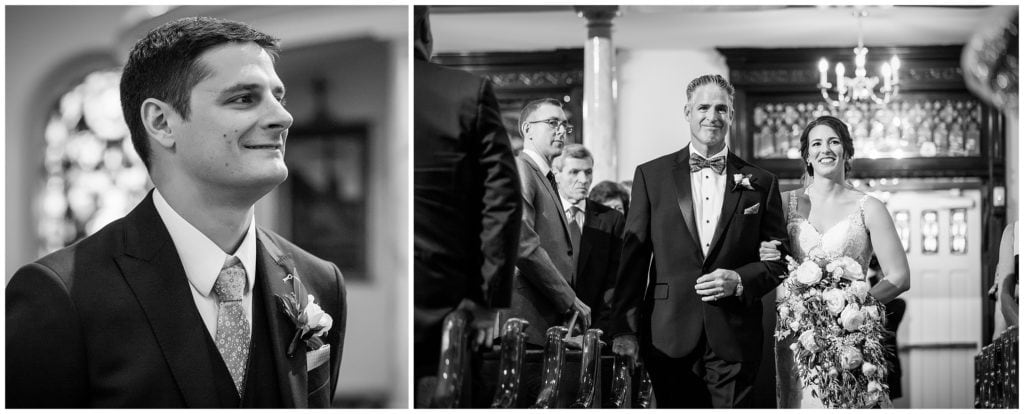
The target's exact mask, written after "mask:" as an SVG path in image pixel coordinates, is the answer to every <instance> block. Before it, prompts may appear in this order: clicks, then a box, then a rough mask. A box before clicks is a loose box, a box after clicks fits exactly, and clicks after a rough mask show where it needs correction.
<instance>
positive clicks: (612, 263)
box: [594, 214, 626, 337]
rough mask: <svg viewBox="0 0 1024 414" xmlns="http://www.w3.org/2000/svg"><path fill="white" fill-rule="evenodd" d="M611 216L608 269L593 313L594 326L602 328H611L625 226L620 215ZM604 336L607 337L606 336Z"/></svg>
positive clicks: (624, 221)
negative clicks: (612, 219)
mask: <svg viewBox="0 0 1024 414" xmlns="http://www.w3.org/2000/svg"><path fill="white" fill-rule="evenodd" d="M613 216H614V217H615V224H613V225H612V237H611V247H610V250H609V251H608V255H609V258H608V269H606V276H605V278H604V287H603V288H602V289H601V302H600V306H601V308H600V309H597V310H594V313H595V314H596V315H597V316H596V317H595V320H597V321H598V323H595V325H597V326H603V327H609V326H611V321H612V299H613V298H614V293H615V281H616V279H617V275H618V271H619V260H620V259H621V256H622V232H623V230H624V228H625V225H626V220H625V219H624V218H623V217H622V215H621V214H613ZM605 336H606V337H608V336H607V334H606V335H605Z"/></svg>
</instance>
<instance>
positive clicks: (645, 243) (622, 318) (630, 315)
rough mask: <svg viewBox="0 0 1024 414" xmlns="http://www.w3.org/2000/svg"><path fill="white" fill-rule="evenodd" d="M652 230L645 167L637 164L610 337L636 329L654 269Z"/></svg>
mask: <svg viewBox="0 0 1024 414" xmlns="http://www.w3.org/2000/svg"><path fill="white" fill-rule="evenodd" d="M650 231H651V202H650V198H649V197H648V195H647V183H646V180H645V179H644V174H643V170H641V169H640V168H639V167H637V169H636V174H635V175H634V176H633V191H632V194H631V195H630V203H629V215H628V216H626V225H625V229H624V231H623V234H622V255H621V258H620V261H619V270H618V277H616V281H615V292H614V294H613V296H612V313H611V318H612V320H611V335H610V336H611V337H615V336H618V335H622V334H628V333H635V332H636V329H637V323H638V320H637V314H638V312H639V309H640V304H641V303H642V302H643V296H644V290H645V289H646V288H647V283H648V280H647V279H648V278H647V275H648V273H649V272H650V269H651V238H650Z"/></svg>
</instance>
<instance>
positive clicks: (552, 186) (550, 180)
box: [547, 171, 558, 194]
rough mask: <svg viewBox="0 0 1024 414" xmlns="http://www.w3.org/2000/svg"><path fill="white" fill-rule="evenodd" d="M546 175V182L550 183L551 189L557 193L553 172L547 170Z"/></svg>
mask: <svg viewBox="0 0 1024 414" xmlns="http://www.w3.org/2000/svg"><path fill="white" fill-rule="evenodd" d="M547 177H548V182H549V183H551V189H552V190H555V194H558V184H556V183H555V174H552V173H551V171H548V175H547Z"/></svg>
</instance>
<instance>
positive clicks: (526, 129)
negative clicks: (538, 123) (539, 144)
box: [519, 122, 533, 140]
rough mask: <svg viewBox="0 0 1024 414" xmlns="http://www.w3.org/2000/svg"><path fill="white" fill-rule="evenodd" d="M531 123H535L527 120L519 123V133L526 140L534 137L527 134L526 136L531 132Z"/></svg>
mask: <svg viewBox="0 0 1024 414" xmlns="http://www.w3.org/2000/svg"><path fill="white" fill-rule="evenodd" d="M531 125H533V124H529V123H526V122H523V123H522V125H519V134H520V135H522V136H523V139H524V140H526V139H532V138H527V136H526V135H527V134H529V133H530V126H531Z"/></svg>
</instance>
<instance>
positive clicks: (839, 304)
mask: <svg viewBox="0 0 1024 414" xmlns="http://www.w3.org/2000/svg"><path fill="white" fill-rule="evenodd" d="M824 299H825V305H826V306H827V307H828V311H829V313H831V314H832V315H833V316H834V315H838V314H839V312H842V311H843V308H845V307H846V293H843V291H841V290H839V289H829V290H827V291H825V295H824Z"/></svg>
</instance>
